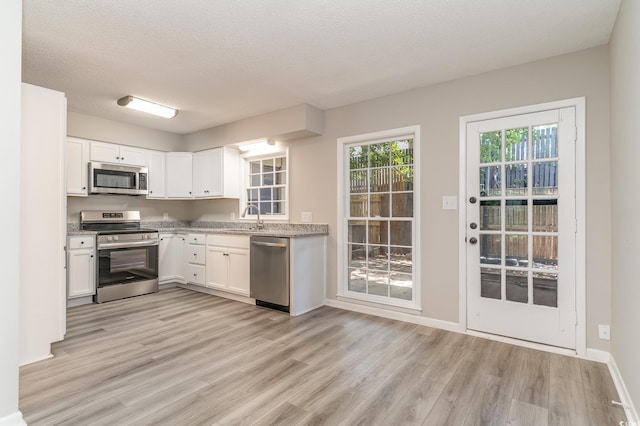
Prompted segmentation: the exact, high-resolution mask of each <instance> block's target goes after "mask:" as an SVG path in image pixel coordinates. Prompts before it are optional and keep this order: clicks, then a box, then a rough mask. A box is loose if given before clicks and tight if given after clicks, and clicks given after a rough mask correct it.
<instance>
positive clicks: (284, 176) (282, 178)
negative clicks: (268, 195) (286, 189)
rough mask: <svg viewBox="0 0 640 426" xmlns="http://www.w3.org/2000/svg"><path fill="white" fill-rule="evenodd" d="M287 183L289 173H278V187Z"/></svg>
mask: <svg viewBox="0 0 640 426" xmlns="http://www.w3.org/2000/svg"><path fill="white" fill-rule="evenodd" d="M286 183H287V173H286V172H280V173H276V185H285V184H286Z"/></svg>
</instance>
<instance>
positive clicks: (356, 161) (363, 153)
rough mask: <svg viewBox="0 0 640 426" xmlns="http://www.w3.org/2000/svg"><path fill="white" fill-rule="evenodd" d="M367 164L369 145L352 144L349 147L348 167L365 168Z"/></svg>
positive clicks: (353, 168)
mask: <svg viewBox="0 0 640 426" xmlns="http://www.w3.org/2000/svg"><path fill="white" fill-rule="evenodd" d="M368 166H369V147H368V146H353V147H350V148H349V168H350V169H351V170H355V169H366V168H367V167H368Z"/></svg>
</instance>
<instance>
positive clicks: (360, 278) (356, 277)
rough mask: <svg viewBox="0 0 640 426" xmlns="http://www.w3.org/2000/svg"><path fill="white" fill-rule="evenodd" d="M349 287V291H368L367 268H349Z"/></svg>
mask: <svg viewBox="0 0 640 426" xmlns="http://www.w3.org/2000/svg"><path fill="white" fill-rule="evenodd" d="M348 289H349V291H355V292H358V293H366V292H367V271H366V270H365V269H362V268H358V269H353V268H349V284H348Z"/></svg>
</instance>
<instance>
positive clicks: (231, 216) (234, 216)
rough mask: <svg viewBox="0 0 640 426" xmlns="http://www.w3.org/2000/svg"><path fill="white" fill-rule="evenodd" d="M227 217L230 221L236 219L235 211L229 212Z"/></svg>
mask: <svg viewBox="0 0 640 426" xmlns="http://www.w3.org/2000/svg"><path fill="white" fill-rule="evenodd" d="M229 219H231V221H234V220H236V212H231V213H229Z"/></svg>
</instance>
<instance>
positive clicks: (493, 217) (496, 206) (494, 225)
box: [480, 200, 502, 231]
mask: <svg viewBox="0 0 640 426" xmlns="http://www.w3.org/2000/svg"><path fill="white" fill-rule="evenodd" d="M500 220H501V217H500V200H487V201H480V229H481V230H485V231H500V230H501V229H502V228H501V226H500V224H501V222H500Z"/></svg>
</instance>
